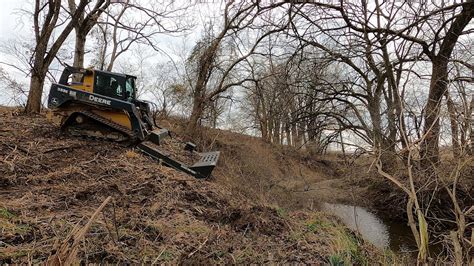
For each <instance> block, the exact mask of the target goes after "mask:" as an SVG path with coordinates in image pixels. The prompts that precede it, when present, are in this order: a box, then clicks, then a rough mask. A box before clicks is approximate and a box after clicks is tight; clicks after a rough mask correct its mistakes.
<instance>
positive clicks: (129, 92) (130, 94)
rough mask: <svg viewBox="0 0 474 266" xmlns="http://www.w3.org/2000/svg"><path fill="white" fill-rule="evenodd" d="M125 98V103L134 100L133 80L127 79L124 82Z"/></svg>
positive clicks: (131, 78) (132, 78)
mask: <svg viewBox="0 0 474 266" xmlns="http://www.w3.org/2000/svg"><path fill="white" fill-rule="evenodd" d="M125 96H126V99H127V101H131V100H133V99H135V78H134V77H127V80H126V82H125Z"/></svg>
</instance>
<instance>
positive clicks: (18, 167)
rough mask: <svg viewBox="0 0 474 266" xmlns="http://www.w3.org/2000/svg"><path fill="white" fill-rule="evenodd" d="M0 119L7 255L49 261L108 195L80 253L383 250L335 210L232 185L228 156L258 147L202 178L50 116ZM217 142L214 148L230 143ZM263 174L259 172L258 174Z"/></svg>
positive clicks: (134, 255) (284, 259)
mask: <svg viewBox="0 0 474 266" xmlns="http://www.w3.org/2000/svg"><path fill="white" fill-rule="evenodd" d="M0 125H1V128H0V147H1V149H0V263H26V262H33V263H37V262H44V261H46V260H47V259H48V257H50V256H52V255H54V254H55V252H56V250H57V248H58V247H59V245H60V244H61V243H62V242H63V241H64V239H66V237H67V235H68V234H69V233H70V232H71V230H72V229H73V227H74V226H75V225H77V224H79V225H80V226H84V224H85V223H86V222H87V220H88V217H90V216H91V215H92V214H93V213H94V211H95V210H96V209H97V208H98V206H99V205H100V204H101V202H103V201H104V199H106V198H107V197H108V196H111V197H112V202H111V203H109V204H108V205H107V206H106V207H105V208H104V209H103V210H102V213H101V215H99V217H98V218H97V219H95V220H94V221H93V224H92V226H91V228H90V229H89V230H88V232H87V234H86V236H85V238H84V240H83V241H81V245H80V247H79V253H78V255H77V260H80V261H82V262H85V263H88V262H129V263H139V262H143V263H152V262H156V263H163V262H175V263H178V262H179V263H183V262H189V263H268V262H278V263H288V262H290V263H291V262H296V263H320V262H329V260H331V261H336V262H337V261H342V260H346V261H347V262H352V263H364V262H380V260H382V259H383V256H380V254H379V253H378V252H377V251H376V250H374V249H373V248H372V247H371V246H370V245H368V244H365V243H364V241H363V240H361V239H360V238H358V237H357V236H356V235H354V234H353V233H352V232H350V231H349V230H348V229H346V228H345V227H344V226H342V225H341V224H340V223H339V222H337V220H336V219H335V218H334V217H331V216H328V215H326V214H324V213H320V212H302V211H298V212H286V211H284V209H282V208H279V207H277V206H276V205H275V204H268V202H266V201H265V200H264V199H263V197H262V199H261V200H259V199H258V198H259V197H249V196H248V195H246V193H244V192H243V191H242V190H241V189H240V190H239V189H238V188H237V186H236V185H232V184H235V183H227V184H226V177H225V176H226V173H225V172H223V171H224V169H227V170H228V169H230V168H229V162H231V161H232V162H237V161H238V160H239V163H238V164H237V165H241V164H243V165H246V164H249V163H250V161H253V160H256V159H257V158H253V157H252V156H257V157H258V156H259V155H258V154H257V155H255V154H252V153H251V152H249V153H248V154H249V158H236V157H235V156H234V155H233V154H231V153H230V154H229V153H225V154H224V155H223V161H222V162H221V164H222V166H221V169H220V170H217V172H216V176H217V178H216V179H214V180H208V181H207V180H204V181H203V180H196V179H194V178H192V177H190V176H187V175H184V174H182V173H180V172H177V171H175V170H173V169H170V168H167V167H163V166H161V165H159V164H158V163H156V162H155V161H153V160H151V159H150V158H148V157H146V156H143V155H141V154H139V153H137V152H136V151H134V150H133V149H132V148H127V147H122V146H120V145H118V144H115V143H108V142H101V141H95V140H83V139H79V138H70V137H67V136H62V135H60V134H59V132H58V129H57V128H56V127H55V126H53V125H50V124H48V123H47V122H46V119H45V118H44V116H43V115H38V116H24V115H22V114H20V113H19V112H18V111H17V110H15V109H11V108H1V109H0ZM217 142H220V143H218V145H217V144H216V147H219V146H220V147H224V146H225V145H226V144H225V143H224V142H222V140H217ZM228 145H232V144H228ZM224 152H226V151H224ZM245 160H250V161H245ZM249 169H252V168H251V167H247V169H244V170H243V171H249ZM269 170H270V169H269ZM236 171H237V170H236ZM232 174H234V173H233V172H232ZM229 176H232V175H229ZM243 176H245V175H243ZM261 178H264V177H260V176H255V179H254V181H252V182H256V183H258V182H259V181H258V180H259V179H261ZM265 182H266V181H262V184H266V183H265ZM252 193H254V192H252ZM247 194H249V193H247Z"/></svg>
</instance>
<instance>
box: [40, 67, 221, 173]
mask: <svg viewBox="0 0 474 266" xmlns="http://www.w3.org/2000/svg"><path fill="white" fill-rule="evenodd" d="M135 82H136V77H134V76H131V75H125V74H119V73H112V72H107V71H99V70H94V69H85V68H75V67H71V66H67V67H65V69H64V71H63V73H62V75H61V78H60V80H59V83H53V84H52V86H51V90H50V92H49V97H48V107H49V108H50V109H51V111H50V112H49V114H48V118H49V119H50V120H51V121H58V122H59V124H60V126H61V130H63V131H66V132H68V133H69V134H71V135H79V136H86V137H93V138H101V139H107V140H112V141H117V142H126V143H129V144H133V145H136V147H137V148H138V150H140V151H141V152H143V153H144V154H146V155H149V156H151V157H152V158H154V159H157V160H159V161H160V162H162V163H163V164H165V165H166V166H169V167H173V168H175V169H177V170H180V171H183V172H185V173H187V174H190V175H192V176H194V177H196V178H207V177H209V176H210V175H211V173H212V170H213V169H214V167H215V166H216V164H217V161H218V159H219V152H218V151H214V152H206V153H198V152H197V151H196V145H194V144H193V143H190V142H188V143H186V144H184V143H183V146H184V147H183V153H188V154H192V156H189V157H190V158H195V159H197V162H195V163H193V164H192V165H190V166H188V165H186V164H184V163H182V162H180V161H178V160H176V159H173V158H171V156H170V154H169V152H167V151H165V150H163V149H161V148H160V147H162V144H163V142H165V141H166V139H167V138H168V137H170V136H171V134H170V132H169V131H168V130H167V129H164V128H159V127H156V125H154V123H153V122H152V121H154V119H153V116H152V113H151V109H150V104H149V103H147V102H145V101H140V100H138V99H137V98H136V95H137V94H136V93H137V92H136V87H135Z"/></svg>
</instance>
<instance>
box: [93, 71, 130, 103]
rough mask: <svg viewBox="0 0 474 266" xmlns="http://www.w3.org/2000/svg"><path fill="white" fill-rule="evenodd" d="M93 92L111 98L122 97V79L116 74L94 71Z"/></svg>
mask: <svg viewBox="0 0 474 266" xmlns="http://www.w3.org/2000/svg"><path fill="white" fill-rule="evenodd" d="M94 92H95V93H97V94H100V95H104V96H108V97H112V98H117V99H124V98H125V90H124V82H123V79H122V78H120V77H117V76H112V75H107V74H105V73H100V72H96V75H95V84H94Z"/></svg>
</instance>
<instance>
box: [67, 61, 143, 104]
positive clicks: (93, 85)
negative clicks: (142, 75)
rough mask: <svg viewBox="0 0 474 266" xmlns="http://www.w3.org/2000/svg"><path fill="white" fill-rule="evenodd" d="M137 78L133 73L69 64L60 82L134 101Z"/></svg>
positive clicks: (75, 87)
mask: <svg viewBox="0 0 474 266" xmlns="http://www.w3.org/2000/svg"><path fill="white" fill-rule="evenodd" d="M136 79H137V78H136V77H135V76H131V75H125V74H119V73H113V72H108V71H102V70H91V69H84V68H76V67H71V66H67V67H66V68H65V69H64V72H63V73H62V75H61V78H60V80H59V84H62V85H66V86H70V87H73V88H74V89H78V90H83V91H86V92H89V93H97V94H99V95H104V96H107V97H111V98H115V99H119V100H122V101H128V102H134V101H135V99H136V87H135V80H136Z"/></svg>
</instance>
